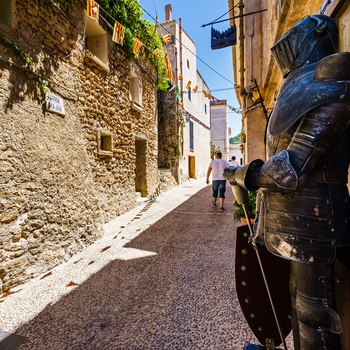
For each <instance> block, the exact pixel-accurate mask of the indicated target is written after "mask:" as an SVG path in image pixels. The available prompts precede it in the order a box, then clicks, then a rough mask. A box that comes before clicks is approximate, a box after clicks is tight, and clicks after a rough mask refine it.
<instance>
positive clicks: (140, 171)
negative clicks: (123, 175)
mask: <svg viewBox="0 0 350 350" xmlns="http://www.w3.org/2000/svg"><path fill="white" fill-rule="evenodd" d="M146 149H147V141H146V140H144V139H140V138H136V140H135V152H136V166H135V191H136V192H139V193H141V197H147V195H148V191H147V181H146Z"/></svg>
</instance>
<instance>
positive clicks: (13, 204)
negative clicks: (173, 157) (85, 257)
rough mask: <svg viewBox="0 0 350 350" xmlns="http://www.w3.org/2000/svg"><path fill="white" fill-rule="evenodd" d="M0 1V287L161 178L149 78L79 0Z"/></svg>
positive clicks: (82, 239) (56, 256)
mask: <svg viewBox="0 0 350 350" xmlns="http://www.w3.org/2000/svg"><path fill="white" fill-rule="evenodd" d="M60 3H61V6H60V8H57V7H55V6H54V5H53V2H51V1H42V2H38V1H37V0H5V1H2V2H1V4H0V13H1V15H0V34H1V40H0V118H1V127H0V128H1V132H0V149H1V155H0V157H1V158H0V293H1V292H2V291H8V290H9V289H10V288H11V287H13V286H15V285H18V284H21V283H23V282H25V281H26V280H28V279H30V278H32V277H34V276H37V275H38V274H40V273H43V272H45V271H47V270H48V269H50V268H52V267H54V266H55V265H57V264H59V263H60V262H62V261H63V260H65V259H68V258H69V257H70V256H72V255H73V254H75V253H76V252H78V251H80V250H81V249H83V248H84V247H85V246H87V245H89V244H91V243H92V242H93V241H95V240H96V239H97V238H98V237H99V236H100V235H101V234H102V233H103V227H102V225H103V224H104V223H106V222H107V221H109V220H111V219H113V218H115V217H117V216H118V215H120V214H122V213H125V212H127V211H129V210H131V209H132V208H134V207H135V205H136V200H137V197H138V196H139V195H141V196H150V195H152V194H153V192H154V191H155V190H156V188H157V186H158V169H157V162H158V159H157V157H158V154H157V149H158V132H157V93H156V88H157V76H156V70H155V68H154V66H153V65H152V64H151V63H150V61H149V60H148V59H147V58H146V57H144V56H143V55H142V52H141V53H140V57H139V60H131V61H130V60H129V59H128V58H127V56H126V54H125V52H124V51H123V49H122V48H121V46H120V45H119V44H117V43H115V42H113V41H112V40H111V32H109V31H108V30H106V28H105V27H103V26H102V25H101V18H100V20H99V21H96V20H95V19H92V18H90V17H88V16H87V12H86V1H85V0H84V1H83V0H77V1H76V2H75V3H74V6H73V7H72V8H70V9H69V8H67V7H66V6H65V5H64V2H60Z"/></svg>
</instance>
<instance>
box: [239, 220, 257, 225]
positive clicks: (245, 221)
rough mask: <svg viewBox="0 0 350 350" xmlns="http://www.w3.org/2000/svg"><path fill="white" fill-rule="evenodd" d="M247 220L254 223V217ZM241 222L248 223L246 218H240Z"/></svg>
mask: <svg viewBox="0 0 350 350" xmlns="http://www.w3.org/2000/svg"><path fill="white" fill-rule="evenodd" d="M249 220H250V223H251V224H254V218H250V219H249ZM241 223H242V225H248V221H247V219H246V218H241Z"/></svg>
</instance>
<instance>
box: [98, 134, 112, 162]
mask: <svg viewBox="0 0 350 350" xmlns="http://www.w3.org/2000/svg"><path fill="white" fill-rule="evenodd" d="M96 136H97V137H96V138H97V151H98V155H99V156H100V157H113V137H112V134H111V133H110V132H109V131H108V130H98V131H97V135H96Z"/></svg>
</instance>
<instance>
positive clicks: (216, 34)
mask: <svg viewBox="0 0 350 350" xmlns="http://www.w3.org/2000/svg"><path fill="white" fill-rule="evenodd" d="M232 45H236V25H233V26H231V27H230V28H229V29H227V30H225V31H224V32H220V31H219V30H217V29H214V28H213V27H211V49H212V50H217V49H222V48H224V47H228V46H232Z"/></svg>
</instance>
